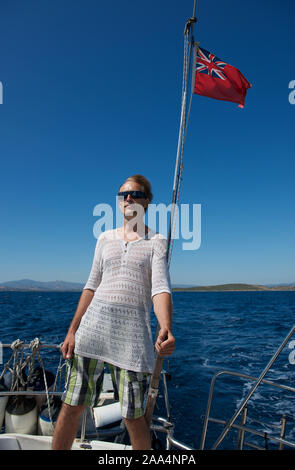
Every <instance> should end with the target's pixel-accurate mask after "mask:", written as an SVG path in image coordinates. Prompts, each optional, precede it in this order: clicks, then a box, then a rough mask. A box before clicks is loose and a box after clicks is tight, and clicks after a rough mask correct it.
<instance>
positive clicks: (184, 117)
mask: <svg viewBox="0 0 295 470" xmlns="http://www.w3.org/2000/svg"><path fill="white" fill-rule="evenodd" d="M195 13H196V0H194V7H193V15H192V17H191V18H189V19H188V20H187V22H186V24H185V28H184V63H183V82H182V100H181V113H180V125H179V133H178V144H177V153H176V162H175V171H174V182H173V191H172V204H171V213H170V220H169V232H168V239H167V242H168V243H167V263H168V266H169V264H170V260H171V254H172V240H173V238H172V235H173V223H174V222H175V219H174V216H175V207H176V206H177V204H178V200H179V189H180V183H181V173H182V170H183V165H182V157H183V151H184V144H185V138H186V133H187V127H188V121H189V114H190V108H191V98H192V94H193V79H194V75H193V73H192V77H191V81H192V86H191V96H190V103H189V108H188V111H187V87H188V79H189V70H190V63H191V55H192V49H193V50H194V49H195V48H194V38H193V28H194V23H196V21H197V18H196V17H195ZM194 62H195V61H194ZM194 65H195V64H193V70H194ZM176 209H177V208H176ZM158 330H159V325H158V327H157V334H156V336H157V335H158ZM163 362H164V357H163V356H160V355H159V354H157V356H156V360H155V366H154V371H153V374H152V377H151V381H150V386H149V391H148V397H147V403H146V408H145V419H146V422H147V424H148V426H149V427H150V424H151V421H152V418H153V412H154V407H155V404H156V399H157V395H158V390H159V382H160V378H161V370H162V366H163Z"/></svg>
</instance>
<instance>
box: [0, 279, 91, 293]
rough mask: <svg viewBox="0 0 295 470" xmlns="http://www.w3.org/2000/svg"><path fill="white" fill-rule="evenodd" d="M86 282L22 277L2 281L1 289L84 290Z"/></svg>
mask: <svg viewBox="0 0 295 470" xmlns="http://www.w3.org/2000/svg"><path fill="white" fill-rule="evenodd" d="M84 285H85V284H82V283H79V282H66V281H49V282H41V281H34V280H32V279H20V280H19V281H8V282H1V283H0V291H18V290H19V291H60V292H68V291H82V289H83V287H84Z"/></svg>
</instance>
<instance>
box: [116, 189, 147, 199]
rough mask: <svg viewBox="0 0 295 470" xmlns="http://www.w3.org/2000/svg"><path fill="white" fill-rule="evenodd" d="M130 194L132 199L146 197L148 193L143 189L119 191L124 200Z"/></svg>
mask: <svg viewBox="0 0 295 470" xmlns="http://www.w3.org/2000/svg"><path fill="white" fill-rule="evenodd" d="M128 195H130V196H131V197H132V199H146V194H145V193H144V192H143V191H121V192H119V193H118V196H123V197H124V201H125V200H126V199H127V197H128Z"/></svg>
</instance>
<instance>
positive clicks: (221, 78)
mask: <svg viewBox="0 0 295 470" xmlns="http://www.w3.org/2000/svg"><path fill="white" fill-rule="evenodd" d="M194 47H195V55H194V67H195V84H194V93H196V94H198V95H203V96H208V97H209V98H215V99H216V100H224V101H233V102H234V103H239V107H240V108H243V107H244V103H245V97H246V93H247V90H248V88H250V87H251V84H250V83H249V82H248V80H246V78H245V77H244V75H243V74H242V73H241V72H240V71H239V70H238V69H237V68H235V67H233V66H232V65H229V64H226V63H225V62H223V61H222V60H220V59H218V57H216V56H215V55H214V54H211V52H208V51H206V50H205V49H202V48H201V47H198V45H197V44H195V46H194Z"/></svg>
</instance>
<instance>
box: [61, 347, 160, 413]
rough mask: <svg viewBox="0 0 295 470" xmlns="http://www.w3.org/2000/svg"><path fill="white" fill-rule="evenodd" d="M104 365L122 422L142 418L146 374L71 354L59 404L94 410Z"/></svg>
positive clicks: (146, 391) (147, 381)
mask: <svg viewBox="0 0 295 470" xmlns="http://www.w3.org/2000/svg"><path fill="white" fill-rule="evenodd" d="M106 365H107V366H108V368H109V370H110V373H111V376H112V382H113V387H114V398H115V400H119V401H120V404H121V414H122V416H123V418H129V419H136V418H140V417H141V416H143V415H144V411H145V410H144V408H145V401H146V398H147V393H148V388H149V378H150V376H151V374H150V373H147V372H134V371H129V370H125V369H121V368H120V367H117V366H114V365H112V364H109V363H105V362H103V361H101V360H98V359H90V358H88V357H82V356H78V355H77V354H74V357H73V359H72V361H71V367H69V370H68V377H67V383H66V386H65V391H64V393H63V395H62V401H63V402H64V403H67V404H68V405H73V406H77V405H85V406H90V407H94V406H97V404H98V400H99V395H100V392H101V390H102V385H103V377H104V370H105V366H106Z"/></svg>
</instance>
